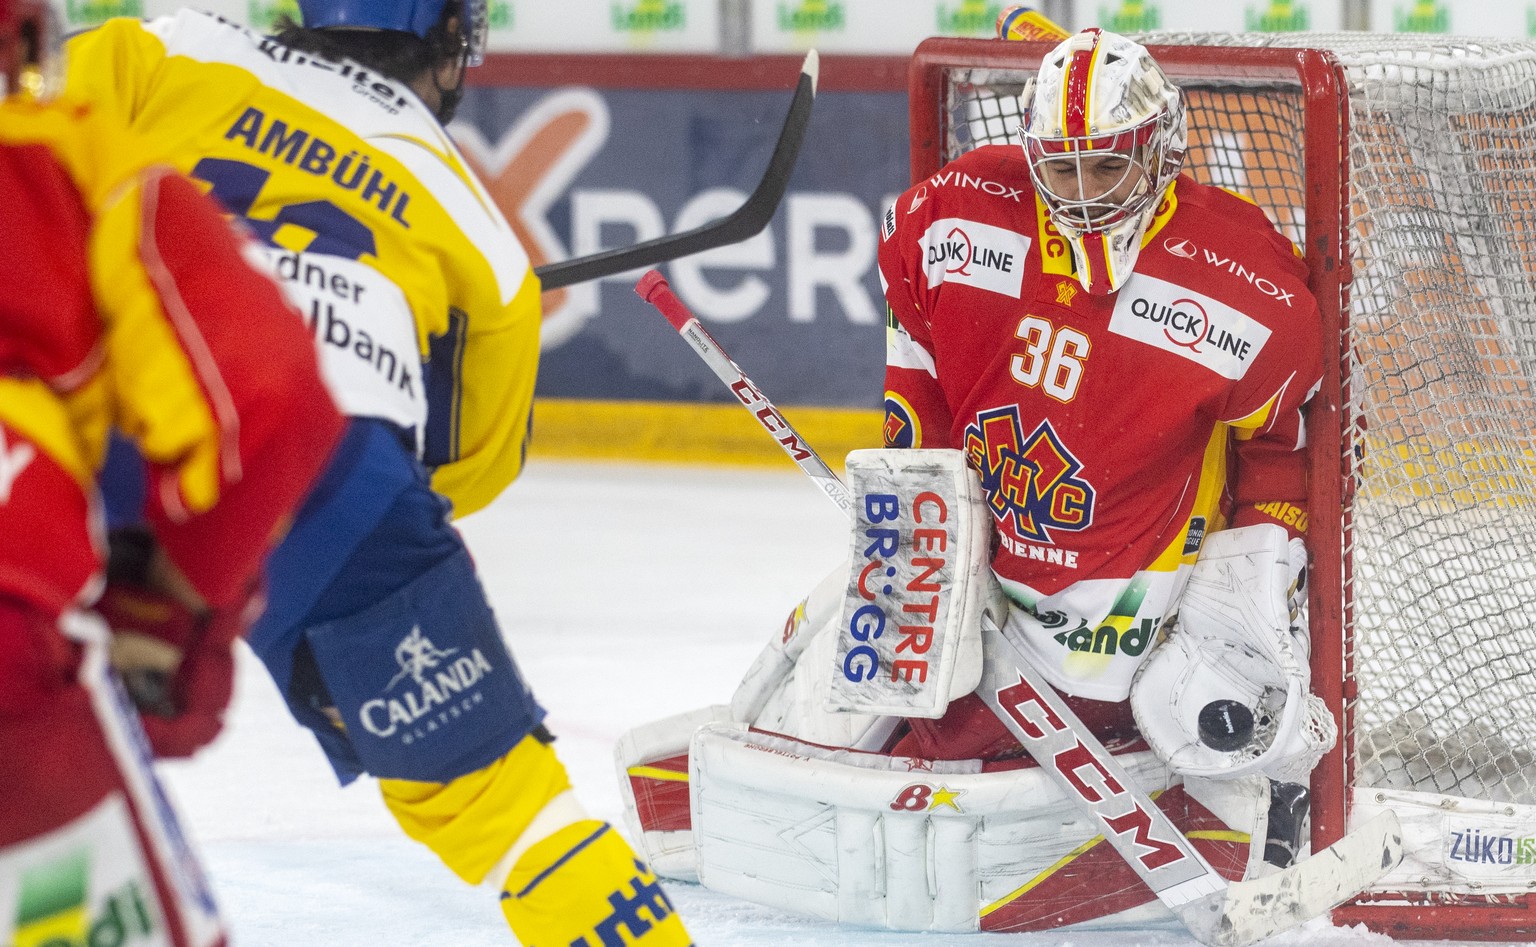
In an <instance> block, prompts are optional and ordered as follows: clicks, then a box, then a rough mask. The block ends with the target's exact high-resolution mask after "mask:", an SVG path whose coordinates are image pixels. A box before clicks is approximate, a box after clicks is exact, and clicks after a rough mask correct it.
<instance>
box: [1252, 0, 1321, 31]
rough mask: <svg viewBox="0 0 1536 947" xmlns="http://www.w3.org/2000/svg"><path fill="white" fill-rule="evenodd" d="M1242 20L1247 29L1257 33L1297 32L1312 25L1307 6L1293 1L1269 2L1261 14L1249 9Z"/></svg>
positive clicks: (1272, 0)
mask: <svg viewBox="0 0 1536 947" xmlns="http://www.w3.org/2000/svg"><path fill="white" fill-rule="evenodd" d="M1243 18H1244V21H1245V22H1246V24H1247V27H1248V29H1250V30H1253V31H1255V32H1258V33H1286V32H1297V31H1300V30H1305V29H1308V28H1309V27H1310V26H1311V23H1312V14H1311V11H1309V10H1308V9H1307V5H1306V4H1305V3H1295V2H1293V0H1270V4H1269V8H1268V9H1267V10H1265V11H1264V12H1262V13H1260V12H1258V11H1256V10H1255V9H1254V8H1253V7H1249V8H1248V9H1247V10H1245V11H1244V12H1243Z"/></svg>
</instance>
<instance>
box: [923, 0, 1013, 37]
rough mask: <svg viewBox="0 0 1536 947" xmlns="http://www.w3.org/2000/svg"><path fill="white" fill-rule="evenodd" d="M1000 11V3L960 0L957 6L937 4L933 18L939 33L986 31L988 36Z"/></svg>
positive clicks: (1001, 10) (995, 23) (956, 33)
mask: <svg viewBox="0 0 1536 947" xmlns="http://www.w3.org/2000/svg"><path fill="white" fill-rule="evenodd" d="M1002 12H1003V7H1002V4H1000V3H988V2H986V0H961V2H960V5H959V6H958V7H957V6H954V5H952V4H948V3H941V4H939V5H938V6H937V7H936V8H935V10H934V13H935V17H934V19H935V22H936V23H937V24H938V28H939V32H940V33H948V34H954V35H959V34H966V33H987V34H988V35H989V36H990V35H991V31H992V30H993V29H994V27H996V25H997V18H998V16H1000V15H1001V14H1002Z"/></svg>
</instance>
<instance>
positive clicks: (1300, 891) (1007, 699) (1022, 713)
mask: <svg viewBox="0 0 1536 947" xmlns="http://www.w3.org/2000/svg"><path fill="white" fill-rule="evenodd" d="M635 291H636V292H638V293H639V294H640V295H641V296H643V297H644V298H645V299H646V300H647V301H648V302H650V303H651V304H652V305H654V306H655V307H656V308H657V309H659V310H660V311H661V313H662V314H663V315H664V316H666V317H667V321H668V322H670V323H672V325H673V327H674V328H676V329H677V330H678V332H679V333H681V334H682V335H683V337H684V338H685V339H687V340H688V341H689V343H690V344H691V345H692V347H693V349H694V351H696V352H698V353H699V355H700V357H702V358H703V359H704V361H705V362H706V363H708V364H709V366H710V368H712V369H714V372H715V374H716V375H718V376H719V377H720V379H721V380H722V381H724V382H725V383H726V385H727V386H729V387H730V388H731V391H732V392H734V393H735V394H736V397H737V398H738V400H740V401H741V403H742V404H743V405H745V406H746V408H747V410H749V411H751V412H752V413H753V415H754V416H755V417H756V418H757V419H758V422H759V423H760V424H762V425H763V427H764V428H765V429H766V430H767V431H768V433H769V434H771V435H773V437H774V439H775V440H778V441H779V443H780V445H781V446H783V447H784V449H785V451H786V452H787V453H789V455H790V457H791V458H793V459H794V461H795V463H796V464H797V465H798V466H799V467H800V469H801V470H803V471H805V472H806V473H807V474H809V475H810V476H811V477H812V479H813V480H815V481H816V484H817V486H819V487H821V488H822V490H823V492H825V493H826V494H827V496H829V497H831V498H832V499H833V501H834V502H836V503H837V505H838V508H839V509H841V510H843V512H844V513H846V514H848V515H849V516H850V517H851V516H852V515H853V502H852V497H851V496H850V495H849V493H848V489H847V487H845V486H844V485H843V482H842V481H841V480H839V479H838V477H837V475H836V474H835V473H833V472H832V470H831V468H830V467H828V466H827V464H826V462H825V461H823V460H822V459H821V457H820V456H819V455H817V454H816V452H815V451H814V450H812V449H811V448H810V447H809V446H808V445H807V444H806V443H805V442H804V441H803V440H801V439H800V438H799V436H798V435H797V434H795V433H794V430H793V428H790V427H789V424H788V422H786V421H784V419H783V416H782V415H780V414H779V412H778V409H776V408H774V406H773V404H772V403H771V402H770V401H768V399H767V398H766V397H765V396H764V395H763V393H762V392H761V391H760V390H758V388H757V386H756V385H754V384H752V382H751V380H750V379H748V378H747V376H746V375H745V374H744V373H743V372H742V371H741V368H740V367H739V366H737V364H736V363H735V362H734V361H733V360H732V359H731V358H730V356H729V355H727V354H726V352H725V350H724V349H723V348H721V346H720V343H719V342H716V341H715V339H714V337H713V336H711V335H710V334H709V333H708V332H707V331H706V330H705V329H704V327H703V326H702V325H700V324H699V320H698V318H697V317H695V316H693V315H692V314H691V313H689V312H688V310H687V308H686V307H684V306H683V304H682V301H681V300H679V299H678V298H677V296H676V295H675V294H674V293H673V292H672V291H671V288H670V287H668V286H667V282H666V280H665V279H664V278H662V275H661V274H660V273H658V272H656V271H655V270H652V271H650V272H648V273H646V274H645V276H643V277H642V278H641V279H640V282H639V283H638V284H637V285H636V287H635ZM791 443H792V444H793V445H794V446H793V449H792V448H791ZM982 636H983V639H984V640H985V643H986V647H985V649H984V653H985V654H986V655H987V661H986V665H985V668H984V670H983V673H982V679H981V684H980V686H979V687H978V689H977V693H978V695H979V696H980V697H981V698H982V700H983V701H984V702H985V703H986V704H987V706H988V707H989V708H991V710H992V712H993V713H994V714H996V715H997V717H998V719H999V720H1000V721H1002V723H1003V725H1004V726H1005V727H1007V728H1008V731H1009V732H1010V733H1012V734H1013V735H1014V737H1015V738H1017V739H1018V741H1019V742H1020V744H1021V745H1023V747H1024V749H1025V750H1027V751H1028V752H1029V755H1030V756H1032V757H1033V758H1034V759H1035V760H1036V761H1037V762H1039V763H1040V765H1041V767H1042V768H1043V769H1044V770H1045V771H1046V772H1047V773H1049V774H1050V776H1051V778H1052V779H1053V780H1054V781H1055V782H1056V783H1057V785H1058V786H1060V787H1061V789H1062V790H1063V791H1064V792H1065V793H1066V794H1067V796H1068V798H1070V799H1072V800H1073V801H1074V802H1076V803H1077V804H1078V805H1079V806H1081V807H1082V809H1083V810H1084V811H1085V812H1086V813H1087V814H1088V815H1090V816H1091V817H1092V818H1093V820H1094V822H1095V824H1097V825H1098V827H1099V829H1100V833H1101V834H1102V835H1103V836H1104V838H1106V839H1107V840H1108V841H1109V842H1110V844H1111V845H1113V846H1114V848H1115V850H1116V851H1117V852H1119V854H1120V856H1121V857H1122V858H1124V859H1125V862H1126V864H1128V865H1130V867H1131V869H1132V870H1133V871H1135V872H1136V874H1137V876H1138V877H1140V878H1141V880H1142V881H1143V882H1144V883H1145V884H1146V885H1147V887H1148V888H1150V889H1151V890H1152V892H1153V893H1154V894H1156V895H1157V897H1158V900H1160V901H1161V902H1162V903H1163V904H1164V905H1165V906H1166V907H1167V908H1168V909H1169V910H1170V911H1172V912H1173V914H1174V916H1176V917H1177V918H1178V919H1179V920H1180V921H1181V922H1182V923H1183V924H1184V926H1185V927H1186V928H1188V930H1189V932H1190V933H1191V934H1192V935H1194V937H1195V938H1196V939H1197V940H1199V941H1200V942H1201V943H1202V944H1210V945H1213V947H1246V945H1248V944H1253V943H1255V942H1257V941H1260V940H1263V939H1264V938H1266V937H1271V936H1274V935H1275V934H1279V933H1281V932H1282V931H1286V930H1289V929H1291V928H1293V927H1296V926H1297V925H1299V924H1302V923H1304V922H1306V921H1308V920H1311V919H1312V918H1314V917H1318V916H1321V915H1322V914H1325V913H1326V912H1328V911H1330V910H1332V909H1333V908H1335V907H1338V906H1339V905H1340V904H1343V903H1344V902H1345V901H1347V900H1349V899H1350V898H1352V897H1354V896H1355V895H1357V894H1359V893H1360V892H1361V891H1363V890H1365V889H1366V888H1367V887H1369V886H1370V885H1372V884H1374V883H1375V882H1376V881H1377V880H1379V879H1380V878H1381V877H1382V876H1383V875H1385V874H1386V873H1387V872H1388V871H1390V870H1391V869H1392V868H1394V867H1396V866H1397V864H1398V863H1399V862H1400V861H1402V857H1403V841H1402V829H1401V827H1400V825H1399V823H1398V819H1397V816H1396V815H1395V814H1394V813H1393V812H1392V811H1391V810H1388V811H1386V812H1383V813H1381V814H1380V815H1378V816H1376V817H1375V818H1373V819H1371V820H1370V821H1369V822H1366V823H1365V824H1364V825H1362V826H1359V827H1358V828H1356V829H1355V830H1354V831H1352V832H1349V833H1348V834H1346V835H1345V836H1344V837H1343V838H1341V839H1339V840H1338V841H1336V842H1334V843H1333V844H1332V845H1330V846H1328V847H1327V848H1325V849H1323V850H1322V851H1320V852H1316V853H1314V854H1313V855H1312V856H1311V857H1309V858H1306V859H1303V860H1302V861H1300V862H1297V863H1296V864H1294V865H1292V866H1290V867H1289V868H1286V869H1283V870H1281V871H1278V872H1276V873H1274V874H1271V875H1267V876H1265V877H1263V878H1257V879H1253V880H1250V881H1228V880H1227V879H1225V878H1223V877H1222V876H1221V874H1220V873H1219V872H1217V871H1216V869H1215V868H1213V867H1211V864H1210V863H1209V862H1208V861H1206V860H1205V857H1204V856H1202V855H1201V854H1200V852H1199V851H1198V850H1197V849H1196V848H1195V846H1194V843H1193V842H1191V841H1190V840H1189V839H1188V838H1186V837H1185V835H1184V834H1183V833H1182V832H1180V831H1179V829H1178V827H1177V826H1175V825H1174V824H1173V821H1172V820H1171V819H1170V818H1169V817H1168V815H1167V813H1165V812H1163V810H1161V809H1159V808H1158V807H1157V805H1156V804H1155V803H1154V802H1153V801H1152V798H1151V797H1150V796H1149V795H1148V794H1147V793H1146V792H1144V791H1143V790H1142V789H1141V788H1140V787H1138V786H1137V785H1136V783H1135V782H1134V781H1133V780H1132V779H1131V777H1130V775H1129V774H1128V773H1127V772H1126V771H1125V768H1124V767H1123V766H1121V765H1120V762H1119V761H1118V760H1116V759H1115V758H1114V756H1112V755H1111V754H1110V752H1109V751H1108V750H1107V749H1105V748H1104V745H1103V744H1102V743H1101V742H1099V740H1098V739H1097V738H1096V737H1094V736H1093V734H1092V733H1090V732H1089V730H1088V728H1087V727H1086V726H1084V725H1083V723H1082V721H1080V720H1079V719H1078V718H1077V716H1076V715H1075V714H1073V713H1072V711H1071V709H1070V708H1069V707H1068V706H1067V704H1066V701H1065V700H1063V699H1062V697H1061V695H1060V694H1058V693H1057V692H1056V690H1055V689H1054V688H1052V687H1051V686H1050V684H1049V683H1047V682H1046V680H1045V679H1044V678H1043V677H1042V676H1041V675H1040V673H1039V671H1037V670H1035V668H1034V666H1033V665H1031V664H1030V662H1029V659H1028V657H1026V656H1025V655H1024V654H1023V653H1021V652H1020V651H1019V650H1018V649H1017V648H1015V647H1014V646H1013V644H1012V643H1011V642H1009V641H1008V639H1007V638H1006V637H1004V635H1003V634H1002V632H1001V631H999V630H998V628H997V627H996V625H994V624H993V623H992V622H991V621H990V620H989V619H988V618H986V617H985V616H984V617H983V619H982ZM998 658H1002V659H1004V660H997V659H998Z"/></svg>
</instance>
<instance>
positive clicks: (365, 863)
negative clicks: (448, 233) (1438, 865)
mask: <svg viewBox="0 0 1536 947" xmlns="http://www.w3.org/2000/svg"><path fill="white" fill-rule="evenodd" d="M462 526H463V530H464V533H465V535H466V537H467V538H468V540H469V542H470V545H471V546H472V548H473V549H474V552H475V557H476V561H477V562H478V564H479V567H480V573H481V576H482V581H484V583H485V585H486V588H487V590H488V591H489V594H490V597H491V600H492V604H493V605H494V606H495V609H496V612H497V615H498V617H499V618H500V620H501V623H502V627H503V629H504V631H505V633H506V635H507V637H508V640H509V641H510V642H511V646H512V651H513V654H514V655H515V657H516V658H517V661H518V663H519V665H520V666H521V668H522V670H523V673H524V674H525V676H526V677H527V678H528V679H529V680H530V681H531V682H532V684H533V687H534V691H535V693H537V694H538V695H539V698H540V699H541V701H542V702H543V703H544V704H545V706H546V707H548V708H549V711H550V718H549V723H550V726H551V728H552V729H553V730H554V731H555V733H556V734H557V735H558V737H559V740H558V742H557V744H556V747H557V749H558V750H559V752H560V755H561V757H562V758H563V759H564V761H565V764H566V766H567V768H568V769H569V770H570V773H571V777H572V779H573V781H574V783H575V786H576V789H577V792H578V794H579V795H580V796H581V798H582V800H583V802H584V803H585V805H586V807H587V808H588V810H589V811H591V812H592V813H593V814H594V815H596V816H599V817H602V818H607V819H611V820H614V821H615V822H618V821H619V819H620V802H619V791H618V782H617V777H616V775H615V769H614V765H613V760H612V750H613V744H614V741H615V740H616V739H617V738H618V736H619V735H620V734H621V733H622V732H623V731H624V730H626V729H628V728H629V727H630V726H631V725H633V724H636V723H640V722H644V721H649V720H654V719H656V718H658V717H662V716H665V715H667V714H671V713H675V712H678V711H682V710H689V709H692V708H695V707H698V706H702V705H704V704H709V703H718V702H723V701H725V700H727V699H728V698H729V697H730V694H731V691H732V689H733V688H734V686H735V684H736V681H737V680H738V679H739V677H740V675H741V673H742V671H744V670H745V669H746V667H747V665H748V664H749V663H750V662H751V660H752V658H753V657H754V656H755V655H756V654H757V651H758V650H759V648H760V646H761V644H762V642H763V641H765V640H766V639H767V636H768V635H770V634H774V633H776V632H777V631H778V630H779V629H780V628H781V627H782V623H783V620H784V617H785V615H787V614H788V611H789V609H790V608H791V607H792V606H793V605H794V604H795V602H797V601H798V600H799V599H800V597H801V596H803V595H804V594H805V593H806V592H807V591H808V590H809V589H810V587H811V586H812V585H814V584H815V582H816V581H817V580H818V579H820V578H821V577H822V576H823V575H824V574H825V573H826V572H827V571H828V570H829V569H831V568H832V567H833V566H834V565H836V564H837V563H838V562H839V561H840V559H841V557H842V553H843V547H844V544H845V543H846V541H847V540H846V526H845V525H844V521H843V518H842V514H840V513H839V512H838V511H837V509H836V507H834V506H833V505H832V504H831V503H829V502H828V501H827V500H826V498H825V497H824V496H822V494H821V493H820V492H819V491H818V490H817V489H816V488H815V487H814V486H812V485H811V484H810V483H809V482H808V481H807V480H806V479H805V478H804V477H803V476H802V475H800V474H799V473H797V472H795V471H793V470H792V469H787V470H786V471H784V472H782V473H778V472H761V471H742V470H721V469H713V468H687V467H647V466H615V465H585V464H555V463H550V462H540V461H537V460H535V461H534V462H533V463H532V464H531V465H530V467H529V470H528V471H527V473H526V474H525V475H524V476H523V478H522V479H521V480H520V481H519V482H518V483H516V484H514V485H513V486H512V487H511V488H510V489H509V490H508V491H507V492H506V494H505V495H504V496H503V497H502V498H501V499H500V500H498V501H497V502H496V503H495V504H493V505H492V506H491V507H490V508H488V509H486V510H484V511H482V512H480V513H478V514H476V515H474V516H472V517H469V518H467V519H466V520H465V521H464V522H463V523H462ZM243 657H244V658H246V660H244V661H242V663H241V666H240V676H239V680H238V682H237V688H238V689H237V692H236V698H235V700H236V703H235V707H234V710H233V712H232V715H231V719H230V725H229V727H228V729H227V731H226V733H225V735H224V736H223V737H222V738H221V739H220V740H219V742H218V743H217V744H215V745H214V746H213V747H212V748H211V749H209V750H207V751H205V752H204V753H203V754H202V755H201V756H199V757H198V758H197V759H195V760H193V761H191V762H189V763H181V764H174V765H171V766H167V767H166V777H167V781H168V782H169V784H170V787H171V791H172V792H173V793H174V794H175V796H176V797H177V798H178V799H179V800H180V802H181V806H182V811H183V814H184V818H185V819H186V821H187V822H188V823H189V826H190V829H191V832H192V834H193V836H194V837H195V839H196V840H197V841H198V843H199V847H200V848H201V850H202V852H203V855H204V858H205V861H206V863H207V866H208V869H209V872H210V874H211V876H212V879H213V883H214V886H215V890H216V892H217V894H218V896H219V899H220V901H221V903H222V904H223V907H224V910H225V913H226V914H227V916H228V918H229V921H230V924H231V926H232V928H233V931H234V935H235V936H234V943H235V944H236V945H237V947H396V945H400V947H429V945H430V947H436V945H443V947H479V945H507V944H511V943H512V942H513V941H512V938H511V935H510V934H509V933H508V932H507V929H506V927H505V925H504V923H503V922H502V920H501V914H500V911H499V910H498V909H497V907H496V902H495V896H494V893H493V892H490V891H486V890H473V889H470V888H468V887H467V886H465V885H463V884H462V883H461V882H459V881H458V879H456V878H455V877H454V876H453V875H452V874H451V873H449V871H448V870H447V869H446V868H444V867H442V865H441V864H440V863H438V862H437V860H436V859H435V858H434V857H433V856H432V855H430V854H429V853H428V852H427V851H426V850H425V849H424V848H421V847H420V846H418V845H416V844H415V843H413V842H410V841H408V840H406V839H405V838H404V837H403V836H402V835H401V834H400V832H399V831H398V830H397V829H396V828H395V825H394V822H393V820H392V819H391V818H390V817H389V815H388V814H387V813H386V811H385V810H384V806H383V804H382V802H380V800H379V797H378V793H377V792H376V790H375V788H374V787H373V785H372V784H371V783H370V782H367V781H361V782H359V783H356V784H354V785H352V786H351V787H349V788H347V789H339V788H337V786H336V784H335V781H334V779H333V778H332V776H331V773H330V770H329V768H328V767H327V765H326V763H325V761H324V759H323V758H322V756H321V754H320V751H319V750H318V749H317V748H316V747H315V745H314V743H313V741H312V740H311V739H310V738H309V737H308V736H307V735H306V733H305V732H304V731H301V730H300V729H299V727H298V726H297V725H296V724H294V723H293V722H292V721H291V720H290V719H289V717H288V715H287V712H286V710H285V709H284V707H283V705H282V701H281V700H280V699H279V697H278V695H277V692H276V690H275V688H274V687H273V686H272V684H271V682H270V680H269V679H268V678H267V677H266V674H265V672H264V671H263V670H262V669H261V667H260V666H259V665H258V664H257V662H256V661H255V659H254V658H250V656H249V655H248V654H247V655H243ZM669 891H670V893H671V896H672V899H673V902H674V903H675V904H676V905H677V907H678V908H679V910H681V911H682V912H683V913H684V916H685V917H686V918H687V921H688V924H689V927H690V930H691V932H692V933H693V935H694V937H695V939H696V941H697V942H698V944H699V945H700V947H758V945H762V947H768V945H772V947H833V945H837V947H843V945H848V947H935V945H938V944H949V943H960V944H962V945H976V947H983V945H990V944H1002V943H1007V944H1010V945H1017V947H1097V945H1106V944H1115V945H1120V947H1136V945H1146V947H1189V945H1193V944H1194V943H1195V942H1194V941H1193V940H1191V939H1190V938H1189V937H1188V935H1186V934H1184V933H1182V932H1181V931H1180V930H1178V929H1176V928H1168V929H1162V930H1148V931H1115V932H1102V931H1100V932H1072V933H1065V932H1063V933H1049V934H1012V935H972V936H959V937H953V936H950V937H941V936H937V935H931V934H893V933H889V932H884V931H869V930H856V929H852V928H847V927H838V926H835V925H832V924H828V923H825V922H821V921H817V920H811V919H806V918H800V917H795V916H792V915H788V914H785V913H783V912H781V911H777V910H773V909H769V908H764V907H759V906H757V905H753V904H750V903H747V902H743V901H739V900H737V899H734V898H730V897H726V896H724V895H720V894H716V893H714V892H711V891H708V890H705V889H703V888H700V887H698V886H695V885H683V884H672V885H670V886H669ZM1271 943H1272V944H1274V945H1275V947H1300V945H1309V947H1312V945H1316V947H1332V945H1339V947H1365V945H1379V944H1390V943H1392V941H1391V940H1390V939H1388V938H1386V937H1383V936H1380V935H1375V934H1371V933H1368V932H1366V931H1364V930H1359V929H1352V930H1341V929H1334V928H1330V927H1328V926H1326V925H1325V924H1321V923H1317V922H1314V924H1312V925H1309V926H1308V927H1307V928H1305V929H1303V930H1300V931H1296V932H1293V933H1291V934H1288V935H1285V936H1283V937H1280V938H1276V939H1275V940H1274V941H1272V942H1271Z"/></svg>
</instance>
